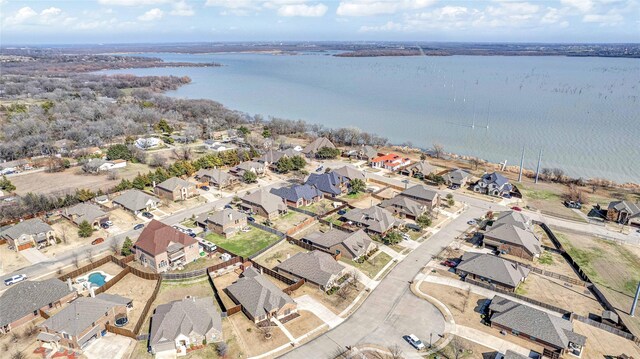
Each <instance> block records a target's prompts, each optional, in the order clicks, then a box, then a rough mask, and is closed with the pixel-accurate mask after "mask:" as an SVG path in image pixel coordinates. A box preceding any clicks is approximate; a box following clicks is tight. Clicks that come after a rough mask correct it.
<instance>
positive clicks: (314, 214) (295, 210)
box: [287, 206, 318, 218]
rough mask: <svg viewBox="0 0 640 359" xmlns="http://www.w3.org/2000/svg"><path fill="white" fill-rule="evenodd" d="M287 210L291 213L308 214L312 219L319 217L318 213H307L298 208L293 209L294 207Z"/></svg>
mask: <svg viewBox="0 0 640 359" xmlns="http://www.w3.org/2000/svg"><path fill="white" fill-rule="evenodd" d="M287 208H288V209H289V210H291V211H294V212H298V213H302V214H306V215H307V216H310V217H313V218H316V217H318V214H317V213H315V212H311V211H307V210H306V209H302V208H297V207H293V206H287Z"/></svg>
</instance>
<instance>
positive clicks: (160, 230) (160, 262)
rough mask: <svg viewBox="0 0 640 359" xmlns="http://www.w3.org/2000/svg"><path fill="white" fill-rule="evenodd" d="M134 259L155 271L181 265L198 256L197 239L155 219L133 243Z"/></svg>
mask: <svg viewBox="0 0 640 359" xmlns="http://www.w3.org/2000/svg"><path fill="white" fill-rule="evenodd" d="M134 248H135V253H136V257H135V258H136V260H137V261H139V262H140V263H142V264H143V265H144V266H149V267H151V269H153V270H154V271H155V272H156V273H160V272H165V271H168V270H170V269H173V268H176V267H179V266H183V265H185V264H187V263H191V262H193V261H195V260H196V259H198V258H200V250H199V249H198V241H197V240H196V239H195V238H191V237H190V236H188V235H187V234H185V233H182V232H180V231H178V230H177V229H175V228H173V227H171V226H168V225H166V224H164V223H162V222H159V221H156V220H155V219H154V220H152V221H151V222H149V224H148V225H147V226H146V227H145V229H144V230H143V231H142V233H140V237H138V240H137V241H136V243H135V244H134Z"/></svg>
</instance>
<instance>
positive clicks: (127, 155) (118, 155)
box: [107, 144, 133, 161]
mask: <svg viewBox="0 0 640 359" xmlns="http://www.w3.org/2000/svg"><path fill="white" fill-rule="evenodd" d="M107 159H108V160H125V161H131V160H132V159H133V154H132V153H131V150H130V149H129V147H127V146H126V145H123V144H116V145H113V146H111V147H109V149H107Z"/></svg>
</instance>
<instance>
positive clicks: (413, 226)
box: [404, 223, 422, 232]
mask: <svg viewBox="0 0 640 359" xmlns="http://www.w3.org/2000/svg"><path fill="white" fill-rule="evenodd" d="M404 226H405V227H406V228H409V229H410V230H412V231H415V232H420V231H421V230H422V228H420V226H419V225H417V224H413V223H407V224H405V225H404Z"/></svg>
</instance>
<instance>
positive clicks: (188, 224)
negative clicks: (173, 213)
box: [180, 219, 197, 228]
mask: <svg viewBox="0 0 640 359" xmlns="http://www.w3.org/2000/svg"><path fill="white" fill-rule="evenodd" d="M180 224H181V225H182V226H183V227H186V228H196V227H197V225H196V222H195V221H194V220H192V219H187V220H186V221H184V222H182V223H180Z"/></svg>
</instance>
